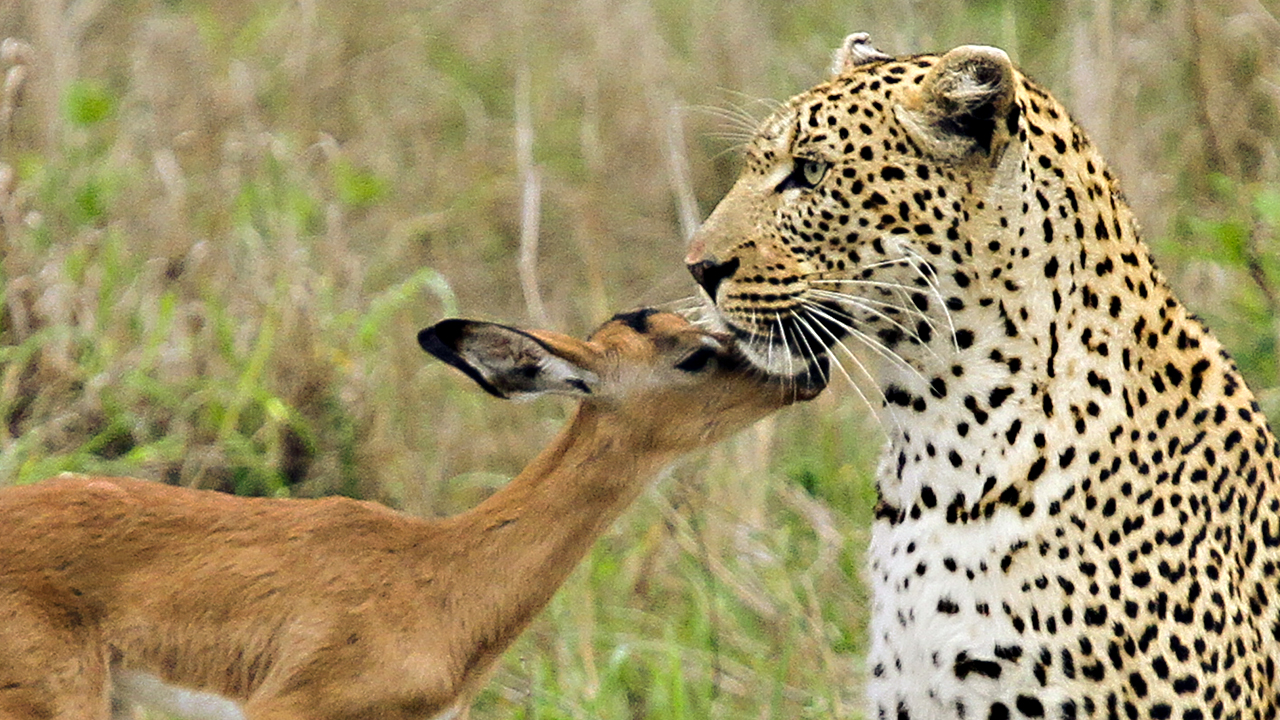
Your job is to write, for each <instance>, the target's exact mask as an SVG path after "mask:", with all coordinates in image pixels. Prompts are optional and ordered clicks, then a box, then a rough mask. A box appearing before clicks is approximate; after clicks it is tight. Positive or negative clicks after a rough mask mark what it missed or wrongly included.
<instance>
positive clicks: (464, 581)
mask: <svg viewBox="0 0 1280 720" xmlns="http://www.w3.org/2000/svg"><path fill="white" fill-rule="evenodd" d="M419 341H420V342H421V343H422V345H423V347H424V348H425V349H427V350H428V351H429V352H431V353H432V354H434V355H436V356H437V357H440V358H441V359H443V360H445V361H446V362H449V363H450V364H452V365H454V366H455V367H458V368H460V369H461V370H463V371H464V372H465V373H467V375H469V376H470V377H471V378H472V379H473V380H475V381H476V382H477V383H478V384H480V385H481V386H482V387H483V388H484V389H485V390H487V391H488V392H490V393H492V394H494V395H498V396H500V397H515V396H530V395H538V394H543V393H555V394H565V395H570V396H573V397H576V398H578V399H579V400H580V404H579V407H578V409H577V412H576V413H575V414H574V416H573V418H572V420H571V421H570V422H569V424H568V426H567V427H566V428H565V429H564V430H563V431H562V432H561V433H560V434H559V435H558V436H557V437H556V438H555V440H554V441H553V442H552V443H551V444H550V446H548V447H547V448H546V449H545V450H543V451H542V453H541V454H539V455H538V457H537V458H536V459H535V460H534V461H533V462H532V463H531V464H530V465H529V466H528V467H527V468H525V470H524V471H522V472H521V473H520V474H519V475H518V476H517V477H516V478H515V479H513V480H512V481H511V482H510V483H509V484H508V485H507V486H506V487H504V488H503V489H502V490H500V491H499V492H497V493H495V494H494V495H493V496H491V497H490V498H489V499H488V500H486V501H485V502H483V503H482V504H481V505H479V506H478V507H476V508H475V509H473V510H472V511H470V512H467V513H464V514H462V515H459V516H456V517H452V518H448V519H443V520H436V521H427V520H421V519H418V518H414V517H409V516H406V515H403V514H400V513H396V512H394V511H392V510H389V509H387V508H385V507H383V506H380V505H376V504H373V503H367V502H359V501H355V500H349V499H345V498H330V499H322V500H279V499H252V498H239V497H232V496H228V495H223V494H219V493H214V492H206V491H196V490H190V489H184V488H177V487H171V486H166V485H161V484H157V483H151V482H146V481H142V480H134V479H127V478H101V477H66V478H59V479H55V480H51V481H47V482H44V483H40V484H37V485H32V486H26V487H17V488H10V489H6V490H4V491H0V718H15V719H18V718H20V719H23V720H27V719H32V720H34V719H35V718H76V719H78V720H79V719H85V718H88V719H93V718H106V717H109V716H110V714H111V706H112V699H113V697H114V699H115V701H116V705H117V712H122V709H123V708H127V707H128V706H129V705H130V704H132V703H141V704H145V705H149V706H153V707H156V708H158V709H161V710H164V711H167V712H170V713H172V714H175V715H178V716H181V717H187V718H192V719H193V720H202V719H203V718H250V719H252V720H267V719H271V720H276V719H280V720H283V719H286V718H299V719H301V718H309V719H313V720H314V719H323V720H339V719H342V718H352V719H354V718H363V719H370V718H373V719H386V720H395V719H400V718H406V719H407V718H416V719H422V718H437V717H442V718H444V717H457V716H460V715H464V714H465V713H466V708H467V706H468V704H469V701H470V699H471V697H472V696H473V695H474V693H475V692H476V691H477V690H478V689H479V687H480V685H481V684H482V683H483V681H484V679H485V678H486V676H487V673H488V670H489V669H490V668H491V667H492V665H493V664H494V661H495V660H496V659H497V658H498V657H499V656H500V655H501V653H502V652H503V650H504V649H506V647H507V646H508V645H509V644H510V643H511V641H512V640H513V639H514V638H515V637H516V636H517V635H519V633H520V632H521V631H522V630H523V629H524V628H525V627H526V626H527V625H528V623H529V622H530V620H531V619H532V618H533V617H534V616H535V615H536V614H537V613H538V612H539V611H540V610H541V609H542V608H543V607H544V606H545V605H546V603H547V602H548V601H549V600H550V598H551V596H552V595H553V594H554V592H555V590H556V589H557V588H558V587H559V586H560V584H561V583H562V582H563V581H564V579H565V578H566V577H567V576H568V574H569V573H570V572H571V571H572V569H573V568H574V566H575V565H576V564H577V562H578V561H579V559H581V557H582V556H583V555H584V554H585V553H586V552H587V550H588V549H589V547H590V546H591V544H592V542H593V541H594V540H595V539H596V538H597V537H598V536H599V535H600V533H602V532H603V531H604V530H605V529H606V528H607V527H608V526H609V524H610V523H611V522H612V521H613V520H614V519H615V518H616V517H617V516H618V515H619V514H620V513H621V512H622V511H623V510H624V509H625V508H626V506H627V505H628V504H629V503H630V502H631V501H632V500H633V499H634V498H635V497H636V495H637V494H638V493H639V492H640V490H641V489H642V488H643V487H644V484H645V482H646V481H647V480H648V479H649V478H651V477H653V476H654V475H655V474H656V473H657V472H658V471H659V470H660V469H661V468H662V467H663V466H665V465H666V464H668V463H670V462H671V461H672V460H673V459H674V458H675V457H677V456H678V455H680V454H682V453H685V452H688V451H690V450H693V449H695V448H697V447H700V446H704V445H707V444H709V443H711V442H714V441H715V440H717V439H720V438H722V437H724V436H725V435H727V434H729V433H731V432H733V431H735V430H738V429H740V428H742V427H745V426H746V425H747V424H749V423H751V422H753V421H754V420H756V419H758V418H760V417H762V416H764V415H766V414H768V413H769V412H772V411H773V410H776V409H778V408H780V407H783V406H784V405H787V404H789V403H790V402H792V401H794V400H796V399H806V398H808V397H811V396H812V395H814V394H816V392H817V391H818V390H820V385H821V383H820V382H819V381H818V380H816V379H813V380H810V379H807V378H806V379H801V380H800V381H798V382H797V381H794V380H789V381H788V383H787V384H786V385H782V384H778V383H777V382H776V381H773V380H770V379H768V378H764V377H761V376H759V375H758V374H753V372H752V371H749V370H746V369H745V365H744V364H743V363H742V362H741V361H740V359H739V358H738V356H737V355H736V352H735V351H734V349H733V348H732V347H731V346H730V345H729V343H728V342H727V341H725V340H723V339H721V338H718V337H714V336H711V335H708V334H706V333H703V332H700V331H698V330H696V329H694V328H692V327H691V326H689V325H688V324H687V323H685V322H684V321H683V320H681V319H679V318H676V317H675V316H672V315H666V314H655V313H653V312H651V311H639V312H635V313H629V314H624V315H620V316H618V317H617V318H615V319H614V320H613V321H611V322H610V323H608V324H606V325H605V326H604V327H603V328H601V329H600V330H599V331H597V333H596V334H595V335H593V336H592V338H591V339H590V340H589V341H586V342H583V341H579V340H574V339H572V338H568V337H565V336H563V335H558V334H555V333H550V332H543V331H523V330H517V329H514V328H507V327H504V326H499V325H492V324H488V323H474V322H469V321H458V320H451V321H445V322H443V323H440V324H439V325H436V326H434V327H432V328H429V329H427V330H424V331H423V333H422V334H421V335H420V336H419Z"/></svg>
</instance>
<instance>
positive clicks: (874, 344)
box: [804, 303, 928, 384]
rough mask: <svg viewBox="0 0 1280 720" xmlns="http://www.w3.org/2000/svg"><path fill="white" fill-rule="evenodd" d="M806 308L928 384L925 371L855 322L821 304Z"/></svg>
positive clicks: (809, 305)
mask: <svg viewBox="0 0 1280 720" xmlns="http://www.w3.org/2000/svg"><path fill="white" fill-rule="evenodd" d="M804 310H805V312H807V313H810V314H811V315H813V316H815V317H821V318H822V319H823V320H824V321H825V322H827V323H830V324H831V325H834V326H836V327H839V328H840V329H841V330H843V331H844V332H846V333H848V334H849V336H850V337H852V338H856V339H857V340H858V341H859V342H861V343H862V344H864V345H866V346H867V347H868V348H870V349H871V350H872V351H873V352H875V353H876V354H877V355H879V356H880V357H882V358H884V359H885V360H886V361H888V362H889V363H890V364H891V365H896V366H898V367H899V368H900V369H901V370H903V371H905V372H908V373H910V374H912V375H915V376H916V378H918V379H919V380H920V382H921V383H923V384H928V381H927V380H926V379H925V377H924V373H922V372H920V370H919V369H918V368H916V367H915V366H914V365H912V364H911V363H909V362H907V360H906V358H904V357H902V356H901V355H899V354H898V353H896V352H894V351H893V350H892V349H891V348H889V347H888V346H886V345H885V344H884V343H882V342H880V341H879V340H877V339H875V338H874V337H872V336H870V335H868V334H867V333H865V332H863V331H861V330H859V329H858V328H856V327H854V326H853V324H852V323H850V322H849V321H847V320H844V319H842V318H838V317H836V316H834V315H832V314H831V312H830V311H829V310H828V309H827V308H824V307H822V306H821V305H817V304H813V303H806V304H805V306H804ZM868 377H870V374H868Z"/></svg>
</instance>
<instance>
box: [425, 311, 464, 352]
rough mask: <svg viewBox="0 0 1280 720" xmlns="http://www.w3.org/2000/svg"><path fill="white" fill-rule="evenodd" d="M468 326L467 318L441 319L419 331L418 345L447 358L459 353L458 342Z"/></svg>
mask: <svg viewBox="0 0 1280 720" xmlns="http://www.w3.org/2000/svg"><path fill="white" fill-rule="evenodd" d="M466 328H467V321H466V320H459V319H457V318H449V319H447V320H441V321H440V322H438V323H436V324H435V325H432V326H430V327H425V328H423V329H421V330H419V331H418V346H419V347H421V348H422V349H423V350H425V351H426V352H428V353H430V354H431V355H433V356H435V357H437V358H439V359H441V360H445V359H446V358H447V357H450V356H455V355H457V353H458V344H459V343H460V342H461V340H462V337H463V335H464V334H465V331H466Z"/></svg>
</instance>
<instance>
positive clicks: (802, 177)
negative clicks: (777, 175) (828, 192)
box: [778, 158, 830, 192]
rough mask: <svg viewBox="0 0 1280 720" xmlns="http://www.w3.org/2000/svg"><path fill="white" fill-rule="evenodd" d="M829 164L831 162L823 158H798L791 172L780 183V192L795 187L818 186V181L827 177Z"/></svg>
mask: <svg viewBox="0 0 1280 720" xmlns="http://www.w3.org/2000/svg"><path fill="white" fill-rule="evenodd" d="M829 166H830V164H829V163H826V162H824V161H822V160H813V159H810V158H796V159H795V163H794V164H793V167H792V170H791V174H790V175H788V176H787V177H786V178H785V179H784V180H783V181H782V182H781V183H779V184H778V192H782V191H783V190H791V189H793V188H802V189H808V188H812V187H816V186H817V184H818V183H820V182H822V178H824V177H826V175H827V168H828V167H829Z"/></svg>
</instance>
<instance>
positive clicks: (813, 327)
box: [792, 311, 901, 429]
mask: <svg viewBox="0 0 1280 720" xmlns="http://www.w3.org/2000/svg"><path fill="white" fill-rule="evenodd" d="M792 313H793V316H794V317H795V319H796V322H798V323H801V324H803V325H804V326H805V327H806V328H808V330H809V332H810V333H814V334H815V335H816V334H817V333H825V334H826V336H827V338H828V339H829V340H830V341H831V346H832V347H839V348H840V350H842V351H843V352H844V354H845V356H847V357H848V359H849V360H850V361H851V362H853V364H854V366H855V367H856V368H857V369H858V371H859V372H860V373H862V375H863V376H865V377H866V378H867V379H868V380H870V381H871V386H872V387H874V388H875V389H876V393H878V394H879V395H880V399H881V402H882V403H884V402H887V401H888V399H887V398H885V396H884V391H883V390H881V389H880V386H879V385H877V384H876V382H875V378H874V377H873V376H872V375H871V372H870V371H869V370H867V366H866V365H864V364H863V362H862V360H861V359H860V358H859V357H858V356H857V355H855V354H854V353H853V351H852V350H850V349H849V346H847V345H845V344H844V341H842V340H841V339H840V338H838V337H836V336H835V335H834V334H832V332H831V331H830V330H827V329H826V328H825V327H823V326H822V324H821V323H811V322H809V319H808V318H806V317H804V315H803V314H799V313H795V311H792ZM834 360H835V362H834V363H833V364H834V365H835V366H836V368H838V369H839V370H840V374H841V375H843V376H844V378H845V380H847V381H848V382H849V386H850V387H852V388H853V391H854V392H856V393H857V394H858V397H859V398H862V402H863V404H865V405H866V406H867V410H868V411H869V412H870V413H871V417H872V418H874V419H875V421H876V424H877V425H880V426H881V427H883V426H884V420H883V419H881V417H880V413H878V412H876V405H875V403H873V402H871V398H869V397H867V394H866V392H864V391H863V389H862V386H861V385H859V384H858V382H857V381H855V380H854V379H853V376H852V375H850V374H849V371H848V370H846V369H845V367H844V362H843V361H842V359H841V358H840V357H839V356H836V357H835V358H834ZM894 422H895V423H897V422H898V420H897V419H896V418H895V420H894ZM899 429H901V428H899Z"/></svg>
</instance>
